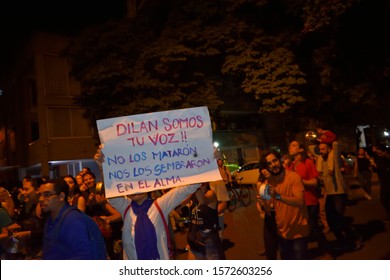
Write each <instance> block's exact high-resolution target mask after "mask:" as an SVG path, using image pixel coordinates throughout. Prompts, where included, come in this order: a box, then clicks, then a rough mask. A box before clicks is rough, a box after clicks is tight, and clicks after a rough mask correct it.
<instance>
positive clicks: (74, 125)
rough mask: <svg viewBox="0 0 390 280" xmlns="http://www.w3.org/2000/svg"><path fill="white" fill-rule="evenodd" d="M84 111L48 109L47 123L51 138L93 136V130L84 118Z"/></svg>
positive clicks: (61, 108) (78, 109) (63, 108)
mask: <svg viewBox="0 0 390 280" xmlns="http://www.w3.org/2000/svg"><path fill="white" fill-rule="evenodd" d="M82 114H83V110H82V109H80V108H71V107H48V109H47V122H48V134H49V137H50V138H55V137H86V136H92V128H91V127H90V125H89V124H88V121H87V120H86V119H85V118H84V117H83V115H82Z"/></svg>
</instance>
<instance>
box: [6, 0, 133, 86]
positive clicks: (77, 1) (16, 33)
mask: <svg viewBox="0 0 390 280" xmlns="http://www.w3.org/2000/svg"><path fill="white" fill-rule="evenodd" d="M124 12H125V0H35V1H34V0H12V1H10V0H9V1H0V36H1V37H0V78H1V76H2V75H3V74H4V72H5V71H7V68H8V67H9V63H10V61H11V60H12V57H13V56H14V55H15V50H16V46H18V45H19V44H20V43H21V42H23V40H24V39H25V38H26V37H27V36H28V35H29V34H30V33H31V31H35V30H37V31H50V32H59V33H69V32H72V31H77V30H79V29H80V28H82V27H84V26H87V25H89V24H94V23H98V22H103V21H105V20H108V19H110V18H119V17H122V16H123V15H124ZM0 80H1V79H0Z"/></svg>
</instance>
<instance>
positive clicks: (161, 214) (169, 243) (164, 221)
mask: <svg viewBox="0 0 390 280" xmlns="http://www.w3.org/2000/svg"><path fill="white" fill-rule="evenodd" d="M153 203H154V205H155V206H156V208H157V210H158V212H159V213H160V216H161V219H162V221H163V223H164V228H165V232H166V235H167V243H168V250H169V251H170V252H169V253H170V255H171V254H172V253H173V252H172V249H173V246H172V243H171V238H170V234H169V229H168V224H167V220H166V219H165V216H164V214H163V212H162V210H161V208H160V205H158V202H157V200H155V201H154V202H153Z"/></svg>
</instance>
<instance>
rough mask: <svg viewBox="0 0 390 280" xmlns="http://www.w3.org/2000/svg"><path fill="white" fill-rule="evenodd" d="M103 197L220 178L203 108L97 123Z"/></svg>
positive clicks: (119, 118)
mask: <svg viewBox="0 0 390 280" xmlns="http://www.w3.org/2000/svg"><path fill="white" fill-rule="evenodd" d="M97 127H98V130H99V137H100V141H101V143H102V144H103V149H102V152H103V154H104V162H103V176H104V185H105V191H106V197H116V196H122V195H128V194H134V193H140V192H150V191H154V190H159V189H167V188H172V187H178V186H183V185H188V184H193V183H199V182H211V181H216V180H221V175H220V173H219V171H218V166H217V163H216V159H215V158H214V147H213V143H212V131H211V122H210V116H209V112H208V109H207V107H196V108H189V109H181V110H172V111H164V112H156V113H148V114H140V115H133V116H126V117H118V118H110V119H102V120H98V121H97Z"/></svg>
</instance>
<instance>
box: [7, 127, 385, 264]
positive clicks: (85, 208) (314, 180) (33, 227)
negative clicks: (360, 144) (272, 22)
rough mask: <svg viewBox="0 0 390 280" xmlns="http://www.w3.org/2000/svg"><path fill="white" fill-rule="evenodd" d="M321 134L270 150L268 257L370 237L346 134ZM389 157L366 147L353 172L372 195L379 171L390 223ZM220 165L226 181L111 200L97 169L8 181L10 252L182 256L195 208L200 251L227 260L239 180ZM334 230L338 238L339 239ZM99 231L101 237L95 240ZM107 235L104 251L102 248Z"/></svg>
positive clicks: (194, 242)
mask: <svg viewBox="0 0 390 280" xmlns="http://www.w3.org/2000/svg"><path fill="white" fill-rule="evenodd" d="M319 132H320V137H319V138H318V139H317V143H315V144H314V145H311V146H305V145H304V143H301V142H299V141H296V140H293V141H291V142H290V144H289V149H288V154H287V155H285V157H283V156H282V155H280V154H279V153H278V152H276V151H272V150H271V151H267V152H264V153H263V154H262V155H261V158H260V162H259V166H260V167H259V180H258V184H257V190H258V195H257V198H258V200H257V209H258V210H259V212H260V216H261V218H262V219H263V220H264V227H263V229H264V231H263V232H262V233H260V232H259V235H262V236H263V238H264V245H265V252H264V255H265V256H266V258H267V259H272V260H274V259H285V260H291V259H300V260H305V259H309V258H310V256H309V254H308V244H309V242H313V241H314V242H317V243H318V248H319V251H320V254H321V258H322V259H334V258H335V253H337V252H341V251H348V250H356V249H359V248H360V247H361V246H362V240H361V237H360V236H359V235H358V234H357V233H356V230H354V228H353V227H352V226H351V225H350V224H349V223H348V222H347V220H346V219H345V216H344V212H345V208H346V206H347V202H348V191H349V190H348V187H347V184H346V181H345V176H344V175H343V166H342V163H341V162H342V161H341V160H340V151H339V144H338V142H337V139H336V135H335V134H334V133H332V132H331V131H328V130H319ZM315 151H317V153H316V152H315ZM389 159H390V154H389V151H388V149H387V148H386V147H385V146H381V145H376V146H374V147H373V149H372V153H371V154H370V155H369V154H368V151H366V150H365V149H363V148H360V149H359V151H358V155H357V157H356V160H355V161H354V169H353V177H355V178H356V179H357V180H358V181H359V184H360V185H361V187H362V188H363V189H364V191H365V193H366V196H365V197H366V198H367V199H371V173H372V171H373V170H374V171H376V172H377V173H378V176H379V181H380V185H381V188H380V200H381V202H382V205H383V207H384V208H385V211H386V214H387V215H388V216H387V220H386V221H385V222H388V221H389V220H390V188H389V168H390V167H389ZM95 160H96V161H97V163H98V164H99V165H101V164H102V162H103V161H104V155H103V154H102V153H101V150H98V151H97V153H96V155H95ZM217 164H218V168H219V171H220V174H221V180H220V181H215V182H204V183H199V184H192V185H187V186H182V187H176V188H172V189H169V190H163V191H159V192H158V193H157V192H143V193H135V194H131V195H127V196H122V197H115V198H109V199H107V198H106V197H105V192H104V186H103V185H102V183H99V182H96V176H95V174H94V173H93V172H92V171H91V170H90V169H88V168H85V169H83V170H82V171H81V172H80V173H79V174H77V175H76V176H73V175H66V176H64V177H62V178H58V179H55V180H49V179H47V178H31V177H25V178H23V181H22V187H21V188H15V189H12V190H10V189H9V190H6V189H5V188H3V187H2V188H0V194H1V196H0V198H1V202H2V203H1V208H0V228H1V234H0V239H1V244H2V246H0V250H1V252H0V253H1V258H2V259H111V260H121V259H133V260H143V259H145V260H147V259H166V260H167V259H172V258H175V240H174V239H175V235H174V234H173V231H176V230H178V229H180V228H183V224H182V223H183V220H180V219H181V218H182V217H181V216H180V215H179V214H178V212H181V211H182V209H183V208H186V209H187V211H186V214H185V215H186V221H185V222H186V223H189V224H190V225H191V226H190V229H191V230H188V244H189V250H190V252H191V256H192V258H193V259H214V260H218V259H225V258H226V257H225V253H224V250H223V246H222V238H223V229H224V225H225V222H224V212H225V210H226V208H227V204H228V203H229V195H228V190H229V187H231V184H232V177H231V174H230V172H229V171H228V169H227V168H226V167H225V166H224V165H223V161H222V160H221V159H217ZM264 186H266V187H267V188H266V191H265V192H264V191H263V190H261V188H264ZM71 210H77V211H71ZM86 217H88V218H86ZM90 220H93V221H94V223H93V224H94V226H93V227H91V225H90ZM176 222H178V223H179V225H180V226H177V225H176ZM95 228H97V229H98V230H97V231H94V230H95ZM329 231H331V232H332V233H333V234H334V236H335V238H336V239H337V244H333V243H332V245H330V242H329V241H328V240H327V238H326V233H327V232H329ZM91 232H92V233H93V234H97V235H99V236H97V237H92V238H91V234H92V233H91ZM100 239H101V240H102V243H103V244H102V245H101V247H102V248H104V249H103V250H104V254H103V255H102V254H100V255H98V252H97V251H96V248H95V247H99V246H100V245H96V244H98V243H96V242H99V240H100ZM92 242H95V243H92ZM238 242H239V241H238Z"/></svg>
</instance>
